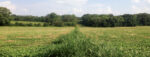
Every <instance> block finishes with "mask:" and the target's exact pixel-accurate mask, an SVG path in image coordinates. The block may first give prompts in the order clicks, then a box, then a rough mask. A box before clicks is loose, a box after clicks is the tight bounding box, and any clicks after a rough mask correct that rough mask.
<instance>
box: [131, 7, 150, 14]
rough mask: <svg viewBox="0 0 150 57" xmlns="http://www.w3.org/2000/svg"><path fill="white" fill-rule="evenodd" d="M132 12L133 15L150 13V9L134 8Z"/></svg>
mask: <svg viewBox="0 0 150 57" xmlns="http://www.w3.org/2000/svg"><path fill="white" fill-rule="evenodd" d="M132 11H133V13H150V8H149V7H146V6H143V7H138V6H132Z"/></svg>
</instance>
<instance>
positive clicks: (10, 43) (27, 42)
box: [0, 27, 73, 47]
mask: <svg viewBox="0 0 150 57" xmlns="http://www.w3.org/2000/svg"><path fill="white" fill-rule="evenodd" d="M72 29H73V28H72V27H0V47H22V46H25V47H28V46H33V45H43V44H44V45H45V44H48V43H49V42H50V41H51V40H52V39H55V38H56V37H58V36H59V35H61V34H66V33H68V32H70V31H71V30H72Z"/></svg>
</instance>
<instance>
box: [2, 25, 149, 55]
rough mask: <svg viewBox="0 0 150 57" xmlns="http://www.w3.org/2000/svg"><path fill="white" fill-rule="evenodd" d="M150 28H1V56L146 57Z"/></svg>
mask: <svg viewBox="0 0 150 57" xmlns="http://www.w3.org/2000/svg"><path fill="white" fill-rule="evenodd" d="M149 56H150V27H149V26H141V27H140V26H139V27H114V28H111V27H108V28H100V27H78V28H74V27H7V26H6V27H0V57H149Z"/></svg>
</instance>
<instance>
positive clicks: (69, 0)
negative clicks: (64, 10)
mask: <svg viewBox="0 0 150 57" xmlns="http://www.w3.org/2000/svg"><path fill="white" fill-rule="evenodd" d="M87 2H88V0H56V3H60V4H65V5H71V6H83V5H85V4H86V3H87Z"/></svg>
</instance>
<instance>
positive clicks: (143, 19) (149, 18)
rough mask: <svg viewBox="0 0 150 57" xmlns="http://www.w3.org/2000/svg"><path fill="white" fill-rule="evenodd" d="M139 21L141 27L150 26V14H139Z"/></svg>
mask: <svg viewBox="0 0 150 57" xmlns="http://www.w3.org/2000/svg"><path fill="white" fill-rule="evenodd" d="M137 20H138V24H139V25H150V14H147V13H140V14H137Z"/></svg>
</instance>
